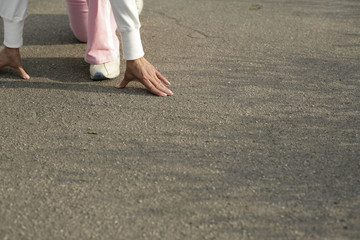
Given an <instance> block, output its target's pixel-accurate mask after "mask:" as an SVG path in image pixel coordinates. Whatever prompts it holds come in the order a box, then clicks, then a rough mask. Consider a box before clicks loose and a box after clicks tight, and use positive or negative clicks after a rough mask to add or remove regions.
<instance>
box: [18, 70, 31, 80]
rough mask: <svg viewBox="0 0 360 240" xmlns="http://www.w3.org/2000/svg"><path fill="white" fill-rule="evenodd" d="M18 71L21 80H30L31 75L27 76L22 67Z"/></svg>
mask: <svg viewBox="0 0 360 240" xmlns="http://www.w3.org/2000/svg"><path fill="white" fill-rule="evenodd" d="M16 70H17V71H18V72H19V74H20V77H21V78H23V79H30V76H29V74H27V73H26V72H25V70H24V69H23V68H22V67H17V68H16Z"/></svg>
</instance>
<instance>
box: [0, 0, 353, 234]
mask: <svg viewBox="0 0 360 240" xmlns="http://www.w3.org/2000/svg"><path fill="white" fill-rule="evenodd" d="M29 12H30V15H29V17H28V19H27V22H26V31H25V36H24V37H25V45H24V47H23V48H22V56H23V64H24V67H25V69H26V70H27V71H28V73H29V74H30V76H31V77H32V78H31V79H30V80H28V81H25V80H22V79H19V77H17V76H16V74H14V73H13V72H12V71H9V70H4V71H1V72H0V99H1V113H0V121H1V131H0V240H5V239H38V240H41V239H334V240H335V239H336V240H337V239H360V162H359V159H360V130H359V129H360V114H359V110H360V72H359V69H360V1H357V0H307V1H305V0H304V1H290V0H277V1H276V0H274V1H269V0H268V1H267V0H258V1H240V0H201V1H200V0H199V1H193V0H181V1H175V0H158V1H155V0H145V7H144V11H143V14H142V15H141V21H142V38H143V43H144V47H145V51H146V57H147V59H149V60H150V61H151V62H152V63H153V64H154V65H155V66H156V67H157V68H158V69H159V70H160V71H161V72H162V73H163V74H164V75H165V76H166V77H167V78H168V79H169V80H170V81H171V83H172V87H171V89H172V90H173V92H174V93H175V95H174V96H173V97H167V98H160V97H155V96H153V95H151V94H149V93H148V92H147V91H146V90H144V88H143V87H142V86H141V85H137V84H132V85H131V86H130V87H128V88H126V89H124V90H118V89H115V88H114V87H113V86H114V85H115V84H116V83H118V82H119V81H120V80H121V78H120V77H119V78H117V79H114V80H111V81H103V82H92V81H90V80H89V74H88V65H87V64H86V63H85V62H84V61H83V58H82V57H83V54H84V50H85V45H84V44H80V43H78V42H76V40H75V38H74V37H73V35H72V33H71V31H70V28H69V27H68V20H67V15H66V6H65V1H58V0H51V1H50V0H47V1H40V0H32V1H30V6H29ZM0 31H1V34H0V37H1V38H2V37H3V33H2V31H3V27H2V24H1V27H0ZM123 66H124V64H122V70H124V67H123ZM91 133H96V134H91Z"/></svg>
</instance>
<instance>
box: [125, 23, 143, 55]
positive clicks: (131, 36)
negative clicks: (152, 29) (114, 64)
mask: <svg viewBox="0 0 360 240" xmlns="http://www.w3.org/2000/svg"><path fill="white" fill-rule="evenodd" d="M121 39H122V44H123V51H124V59H125V60H135V59H138V58H141V57H143V56H144V49H143V46H142V43H141V37H140V30H139V29H135V30H132V31H130V32H121Z"/></svg>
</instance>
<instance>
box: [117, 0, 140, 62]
mask: <svg viewBox="0 0 360 240" xmlns="http://www.w3.org/2000/svg"><path fill="white" fill-rule="evenodd" d="M110 2H111V7H112V10H113V13H114V17H115V20H116V24H117V26H118V30H119V32H120V33H121V39H122V43H123V49H124V58H125V59H126V60H134V59H138V58H140V57H142V56H144V50H143V46H142V43H141V38H140V26H141V25H140V20H139V14H138V11H137V8H136V3H135V0H110Z"/></svg>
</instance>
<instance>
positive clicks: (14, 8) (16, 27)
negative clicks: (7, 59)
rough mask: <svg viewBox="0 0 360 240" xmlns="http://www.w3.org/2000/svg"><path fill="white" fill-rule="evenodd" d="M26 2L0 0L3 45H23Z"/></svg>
mask: <svg viewBox="0 0 360 240" xmlns="http://www.w3.org/2000/svg"><path fill="white" fill-rule="evenodd" d="M28 2H29V1H28V0H0V17H2V18H3V20H4V45H5V46H7V47H9V48H19V47H21V46H22V45H23V29H24V21H25V18H26V16H27V13H26V10H27V6H28Z"/></svg>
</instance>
